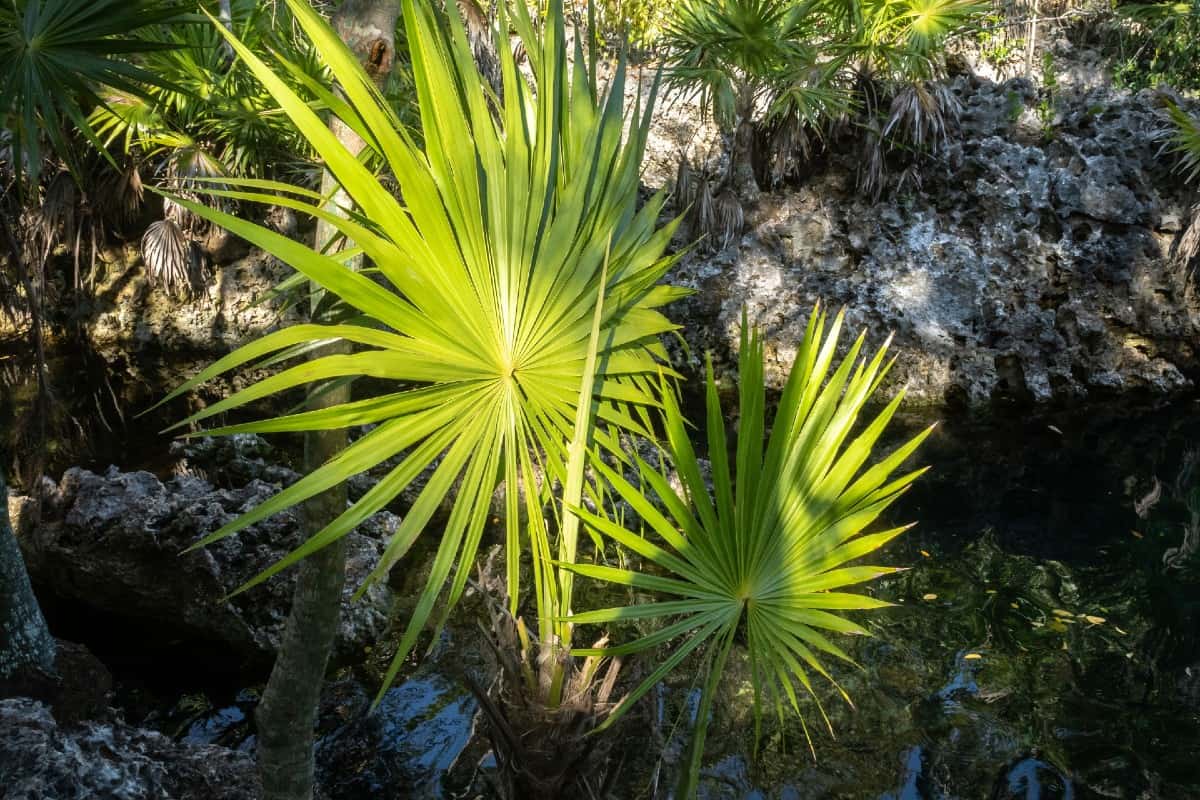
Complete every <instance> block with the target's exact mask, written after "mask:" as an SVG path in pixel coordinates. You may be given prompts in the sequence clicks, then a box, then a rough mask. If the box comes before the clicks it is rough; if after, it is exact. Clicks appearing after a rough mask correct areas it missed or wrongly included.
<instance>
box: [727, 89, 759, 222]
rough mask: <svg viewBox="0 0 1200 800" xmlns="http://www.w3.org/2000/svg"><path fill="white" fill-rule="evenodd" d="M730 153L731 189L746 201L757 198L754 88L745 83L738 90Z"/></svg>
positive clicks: (752, 200)
mask: <svg viewBox="0 0 1200 800" xmlns="http://www.w3.org/2000/svg"><path fill="white" fill-rule="evenodd" d="M735 124H736V127H735V128H734V131H733V152H732V153H730V163H729V170H730V177H731V181H730V182H731V184H732V187H733V191H734V192H735V193H737V195H738V197H740V198H741V199H742V200H745V201H748V202H754V201H755V200H757V199H758V195H759V191H760V190H759V187H758V180H757V179H756V178H755V177H754V90H753V88H752V87H751V86H749V85H746V86H744V87H742V89H741V90H740V91H739V92H738V98H737V122H736V123H735Z"/></svg>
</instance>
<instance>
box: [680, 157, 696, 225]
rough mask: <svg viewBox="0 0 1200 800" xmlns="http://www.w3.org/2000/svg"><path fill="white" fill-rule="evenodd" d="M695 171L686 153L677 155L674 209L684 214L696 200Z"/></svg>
mask: <svg viewBox="0 0 1200 800" xmlns="http://www.w3.org/2000/svg"><path fill="white" fill-rule="evenodd" d="M696 189H697V182H696V171H695V170H694V169H692V162H691V161H689V160H688V157H687V156H686V155H682V156H680V157H679V169H677V170H676V171H675V195H674V199H675V211H676V212H677V213H679V214H686V213H687V212H688V209H690V208H691V207H692V203H694V202H696Z"/></svg>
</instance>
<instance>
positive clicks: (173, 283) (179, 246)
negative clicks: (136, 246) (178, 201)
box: [142, 219, 200, 295]
mask: <svg viewBox="0 0 1200 800" xmlns="http://www.w3.org/2000/svg"><path fill="white" fill-rule="evenodd" d="M142 261H144V262H145V264H146V275H147V277H148V278H149V280H150V283H151V284H153V285H157V286H161V287H163V288H164V289H165V290H166V291H167V292H168V293H170V294H183V295H191V294H192V293H194V292H195V289H196V286H197V285H198V283H199V272H200V254H199V250H198V248H197V247H196V243H195V242H194V241H193V240H192V238H191V236H189V235H188V233H187V232H186V231H184V230H183V229H182V228H181V227H180V226H179V225H178V224H177V223H176V222H175V221H174V220H171V219H160V220H159V221H158V222H155V223H153V224H151V225H150V227H149V228H147V229H146V233H145V235H143V236H142Z"/></svg>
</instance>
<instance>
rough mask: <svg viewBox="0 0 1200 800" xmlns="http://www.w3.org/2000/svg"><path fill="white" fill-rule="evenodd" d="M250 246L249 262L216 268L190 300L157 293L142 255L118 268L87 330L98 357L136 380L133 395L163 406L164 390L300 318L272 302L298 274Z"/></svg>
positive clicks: (100, 289)
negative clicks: (275, 293)
mask: <svg viewBox="0 0 1200 800" xmlns="http://www.w3.org/2000/svg"><path fill="white" fill-rule="evenodd" d="M227 238H230V239H232V237H227ZM246 249H248V248H246V247H245V246H244V245H243V257H240V258H236V259H230V260H221V261H218V262H217V263H214V264H213V265H212V266H211V268H210V269H211V272H210V275H209V276H208V278H207V279H206V281H205V283H204V285H203V287H201V288H200V289H199V291H197V292H195V293H194V294H192V295H191V296H188V297H175V296H172V295H169V294H168V293H166V292H164V291H163V290H162V289H161V288H155V287H154V286H153V285H151V284H150V282H149V281H148V280H147V278H146V273H145V268H144V266H143V265H142V264H141V262H140V260H138V259H136V258H133V259H130V260H129V261H128V262H127V263H126V264H117V265H113V266H110V268H109V271H108V275H107V278H106V282H105V283H104V284H103V285H102V286H100V287H98V289H97V291H96V297H95V300H94V301H93V307H92V308H90V309H89V310H90V312H91V313H89V314H87V315H86V319H85V323H84V325H85V328H86V330H87V334H88V341H89V342H90V343H91V345H92V347H93V348H95V351H96V352H97V354H99V355H100V356H101V357H102V358H103V359H104V360H105V361H106V362H108V364H109V365H110V367H112V368H113V369H119V371H120V372H121V373H122V378H123V381H125V382H132V384H133V385H132V386H129V387H127V388H126V393H127V394H130V396H131V397H136V398H137V399H138V401H139V402H144V401H147V400H149V401H150V402H156V401H157V400H160V399H161V397H162V393H163V390H164V388H167V389H170V388H174V387H175V386H177V385H179V384H180V383H182V382H183V381H184V380H186V379H187V378H190V377H192V375H194V374H195V373H196V372H197V371H198V370H199V369H201V368H203V367H205V366H208V365H209V364H211V363H212V362H213V361H215V360H217V359H218V358H220V357H221V356H223V355H225V354H226V353H228V352H230V351H231V350H233V349H235V348H236V347H238V346H239V345H242V344H245V343H247V342H249V341H252V340H254V339H256V338H258V337H259V336H262V335H263V334H265V333H268V332H269V331H271V330H274V329H275V328H276V327H278V326H279V325H281V324H288V323H294V322H297V321H299V320H300V318H301V317H300V315H299V313H298V311H297V309H296V308H295V307H292V308H290V309H285V308H283V307H282V306H280V304H279V303H278V302H275V301H273V300H271V299H269V298H268V293H269V292H270V290H271V289H272V288H273V287H274V286H276V285H277V284H278V283H279V282H280V281H282V280H283V279H284V278H286V277H288V276H289V275H291V274H292V271H291V270H290V269H289V268H288V267H287V266H285V265H284V264H282V263H280V262H279V261H278V260H277V259H275V258H274V257H272V256H270V255H267V254H266V253H263V252H262V251H259V250H250V252H249V253H248V254H246V253H245V252H244V251H245V250H246ZM225 388H226V389H228V388H230V387H225ZM233 388H239V387H237V386H236V384H235V386H234V387H233Z"/></svg>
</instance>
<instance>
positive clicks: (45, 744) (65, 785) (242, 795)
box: [0, 698, 260, 800]
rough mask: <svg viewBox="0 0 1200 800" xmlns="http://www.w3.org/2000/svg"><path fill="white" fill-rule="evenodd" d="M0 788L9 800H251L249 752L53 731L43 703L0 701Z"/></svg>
mask: <svg viewBox="0 0 1200 800" xmlns="http://www.w3.org/2000/svg"><path fill="white" fill-rule="evenodd" d="M0 782H2V784H0V785H3V787H4V789H3V791H4V796H5V797H6V798H9V800H47V798H54V800H93V799H94V798H106V799H108V800H159V798H173V800H254V798H257V797H259V796H260V792H259V789H258V779H257V776H256V774H255V771H254V760H253V758H252V757H251V756H250V754H249V753H242V752H237V751H234V750H229V749H226V748H224V747H218V746H215V745H204V746H194V745H186V744H178V743H176V742H173V741H171V740H170V739H169V738H167V737H166V736H164V735H162V734H161V733H158V732H156V731H150V730H145V729H143V728H135V727H132V726H129V725H125V724H124V723H121V722H103V723H99V722H88V723H84V724H82V725H80V726H78V727H74V728H69V729H67V728H63V727H60V726H59V725H58V723H57V722H56V721H55V719H54V717H53V716H51V714H50V711H49V710H48V709H47V708H46V706H44V705H42V704H41V703H39V702H37V701H34V700H29V699H25V698H18V699H13V700H0Z"/></svg>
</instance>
